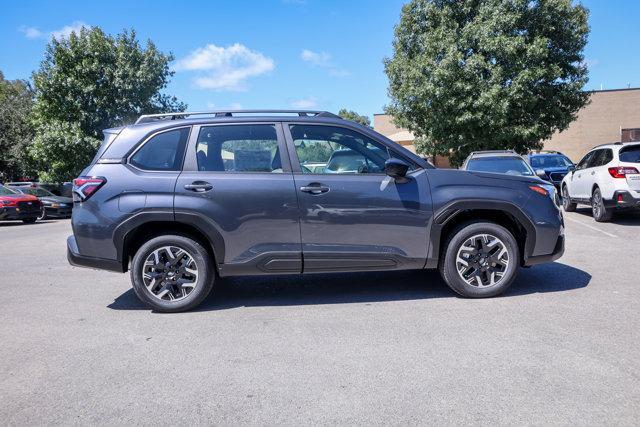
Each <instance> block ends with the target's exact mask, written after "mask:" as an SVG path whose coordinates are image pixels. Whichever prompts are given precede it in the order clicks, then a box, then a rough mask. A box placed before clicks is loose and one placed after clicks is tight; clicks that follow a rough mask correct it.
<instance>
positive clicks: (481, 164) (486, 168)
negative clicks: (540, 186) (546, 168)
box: [466, 157, 533, 176]
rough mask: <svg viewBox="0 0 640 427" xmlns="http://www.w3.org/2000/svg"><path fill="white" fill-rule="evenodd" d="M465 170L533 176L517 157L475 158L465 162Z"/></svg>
mask: <svg viewBox="0 0 640 427" xmlns="http://www.w3.org/2000/svg"><path fill="white" fill-rule="evenodd" d="M466 170H470V171H478V172H494V173H506V174H509V175H522V176H533V172H532V171H531V168H530V167H529V165H527V162H525V161H524V160H523V159H521V158H519V157H476V158H475V159H471V160H469V162H467V168H466Z"/></svg>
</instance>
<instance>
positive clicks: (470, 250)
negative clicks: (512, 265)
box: [456, 234, 509, 288]
mask: <svg viewBox="0 0 640 427" xmlns="http://www.w3.org/2000/svg"><path fill="white" fill-rule="evenodd" d="M508 266H509V252H508V251H507V247H506V245H505V244H504V242H503V241H502V240H500V239H499V238H497V237H496V236H493V235H491V234H476V235H474V236H472V237H470V238H469V239H467V240H465V242H464V243H463V244H462V245H461V246H460V249H458V253H457V256H456V270H457V271H458V274H459V275H460V277H461V278H462V280H464V281H465V282H466V283H467V284H468V285H471V286H476V287H479V288H488V287H491V286H496V285H498V284H500V283H501V282H502V280H504V277H505V274H506V273H507V268H508Z"/></svg>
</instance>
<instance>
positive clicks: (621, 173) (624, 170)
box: [609, 166, 638, 178]
mask: <svg viewBox="0 0 640 427" xmlns="http://www.w3.org/2000/svg"><path fill="white" fill-rule="evenodd" d="M636 173H638V169H636V168H634V167H629V166H618V167H616V168H609V174H610V175H611V176H612V177H614V178H624V177H626V176H627V175H631V174H636Z"/></svg>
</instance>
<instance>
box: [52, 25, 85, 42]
mask: <svg viewBox="0 0 640 427" xmlns="http://www.w3.org/2000/svg"><path fill="white" fill-rule="evenodd" d="M83 28H89V25H87V24H86V23H85V22H82V21H74V22H73V23H72V24H71V25H65V26H64V27H62V28H60V29H59V30H55V31H51V37H53V38H54V39H56V40H61V39H66V38H69V36H70V35H71V33H76V34H80V30H82V29H83Z"/></svg>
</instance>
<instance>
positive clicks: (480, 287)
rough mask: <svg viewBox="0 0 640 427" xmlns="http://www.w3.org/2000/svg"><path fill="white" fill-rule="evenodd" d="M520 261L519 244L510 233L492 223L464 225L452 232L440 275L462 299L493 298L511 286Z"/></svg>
mask: <svg viewBox="0 0 640 427" xmlns="http://www.w3.org/2000/svg"><path fill="white" fill-rule="evenodd" d="M519 261H520V251H519V249H518V244H517V242H516V240H515V238H514V237H513V235H512V234H511V233H510V232H509V230H507V229H506V228H504V227H502V226H500V225H498V224H495V223H491V222H474V223H467V224H463V225H462V226H460V227H458V228H457V229H456V230H454V231H453V232H452V233H451V237H450V238H449V240H448V242H447V244H446V246H445V253H444V259H443V260H442V262H441V265H440V273H441V275H442V277H443V279H444V281H445V282H446V283H447V285H449V287H450V288H451V289H453V290H454V291H455V292H456V293H458V294H460V295H462V296H464V297H469V298H483V297H492V296H495V295H498V294H501V293H502V292H504V291H505V290H506V289H507V288H508V287H509V286H510V285H511V283H512V282H513V279H514V278H515V277H516V273H517V270H518V267H519Z"/></svg>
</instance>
